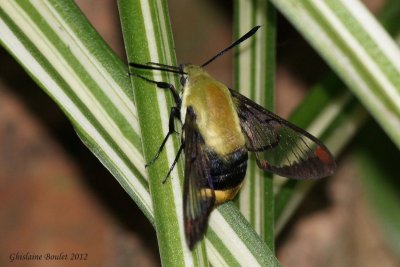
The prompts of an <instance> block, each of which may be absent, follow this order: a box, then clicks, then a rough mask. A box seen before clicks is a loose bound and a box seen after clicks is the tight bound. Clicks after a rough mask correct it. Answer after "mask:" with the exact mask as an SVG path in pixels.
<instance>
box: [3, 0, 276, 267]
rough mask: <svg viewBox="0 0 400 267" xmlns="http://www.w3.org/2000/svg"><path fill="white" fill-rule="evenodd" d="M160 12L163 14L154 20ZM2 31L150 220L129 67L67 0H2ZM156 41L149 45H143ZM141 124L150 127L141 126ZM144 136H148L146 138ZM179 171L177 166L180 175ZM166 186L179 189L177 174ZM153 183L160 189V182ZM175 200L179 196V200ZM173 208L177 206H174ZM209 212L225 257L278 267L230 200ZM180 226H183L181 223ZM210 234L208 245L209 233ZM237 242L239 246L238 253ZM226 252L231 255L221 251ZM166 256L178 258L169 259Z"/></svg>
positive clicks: (10, 46) (161, 9)
mask: <svg viewBox="0 0 400 267" xmlns="http://www.w3.org/2000/svg"><path fill="white" fill-rule="evenodd" d="M144 2H145V3H144V4H148V3H147V2H146V1H144ZM155 4H156V5H159V4H161V7H160V6H152V7H151V8H153V10H152V9H150V12H148V13H154V12H163V14H167V12H166V11H165V9H164V8H165V5H163V2H160V1H158V2H156V3H155ZM156 7H157V8H156ZM140 8H142V7H140ZM155 8H156V10H154V9H155ZM134 15H135V14H134ZM158 16H160V14H158V15H157V16H156V17H158ZM161 16H162V15H161ZM121 19H122V20H123V19H124V18H121ZM159 22H160V21H159ZM164 23H165V21H164V22H163V23H162V25H160V27H161V29H162V28H163V27H164V25H165V24H164ZM160 24H161V22H160ZM0 29H1V30H0V42H1V44H2V45H3V46H4V47H5V48H6V49H7V50H8V51H9V52H10V53H11V54H12V55H13V56H14V57H15V58H16V59H17V60H18V61H19V62H20V63H21V65H22V66H23V67H24V68H25V69H26V70H27V72H28V73H29V74H30V75H31V76H32V78H33V79H35V80H36V81H37V83H38V84H39V85H40V86H41V87H42V88H43V90H45V91H46V92H47V93H48V94H49V95H50V96H51V97H52V98H53V99H54V100H55V101H56V102H57V104H58V105H59V106H60V107H61V108H62V109H63V111H64V112H65V113H66V115H67V116H68V117H69V118H70V120H71V122H72V123H73V125H74V127H75V128H76V130H77V132H78V134H79V135H80V137H81V138H82V140H83V141H84V142H85V143H86V144H87V145H88V146H89V148H90V149H91V150H92V151H93V152H94V153H95V155H96V156H97V157H98V158H99V159H100V160H101V161H102V162H103V164H104V165H105V166H106V167H107V168H108V169H109V170H110V171H111V172H112V174H113V175H114V176H115V177H116V179H117V180H118V181H119V182H120V183H121V185H122V186H123V187H124V189H125V190H126V191H127V192H128V193H129V194H130V195H131V197H132V198H133V199H134V200H135V202H136V203H137V204H138V205H139V207H140V208H141V209H142V210H143V212H144V213H145V215H146V216H147V217H148V218H149V220H150V221H152V222H154V219H153V218H154V217H153V206H152V200H151V198H150V194H149V191H148V182H147V179H148V178H147V171H146V170H145V168H144V163H145V160H144V158H143V156H142V143H141V137H140V132H141V130H142V129H140V128H139V123H138V118H137V117H138V114H137V111H136V106H135V105H134V104H133V102H132V100H133V99H132V91H131V84H130V80H129V77H128V75H127V73H128V68H127V67H126V66H125V65H124V64H123V63H122V62H121V61H120V60H119V59H118V58H117V57H116V56H115V54H114V53H113V52H112V51H111V50H110V49H109V48H108V46H107V45H106V44H105V43H104V41H103V40H102V39H101V38H100V37H99V35H98V34H97V33H96V32H95V31H94V30H93V28H92V27H91V26H90V24H89V23H88V22H87V20H86V18H85V17H84V16H83V15H82V14H81V12H80V10H79V9H78V8H77V7H76V5H75V4H74V3H73V2H72V1H35V3H34V5H33V4H31V3H30V2H27V1H3V2H1V3H0ZM154 29H157V27H154V28H153V31H154ZM142 33H143V31H142ZM146 33H147V31H146ZM160 33H165V31H160V32H159V33H158V34H157V36H160ZM139 34H140V31H139ZM153 36H156V35H153ZM125 38H126V37H125ZM140 38H142V40H146V38H145V36H144V35H142V37H139V38H138V39H139V40H140ZM166 40H170V39H169V38H166ZM153 44H154V43H153V42H149V44H148V45H149V46H152V45H153ZM139 47H140V46H139ZM165 61H167V62H172V59H171V58H166V60H165ZM163 78H166V77H163ZM134 82H135V83H136V82H137V81H134ZM135 86H137V88H140V89H142V88H143V89H148V90H150V91H153V92H154V93H155V94H157V97H158V94H161V96H162V97H164V95H163V93H162V92H159V91H160V90H154V89H155V88H154V87H151V86H149V85H148V84H145V83H144V84H140V81H139V82H138V84H137V85H136V84H135ZM139 94H140V93H139ZM135 97H136V96H135ZM153 97H154V95H153ZM157 100H158V99H157ZM144 101H147V99H144ZM167 101H169V100H168V98H167V99H166V102H167ZM157 103H158V102H157ZM165 106H167V104H165ZM140 112H142V111H140ZM152 112H153V111H152ZM166 112H168V108H166ZM144 116H146V114H145V115H144ZM157 120H159V119H157V118H156V119H155V120H154V121H155V122H156V123H158V124H159V126H158V127H163V130H164V133H165V127H167V125H168V124H163V123H162V122H161V123H160V122H159V121H158V122H157ZM141 127H148V126H146V125H145V126H143V125H141ZM152 134H153V133H152ZM161 135H162V133H155V138H160V136H161ZM151 136H152V135H151ZM146 138H151V137H150V135H149V136H148V137H146ZM149 143H150V144H148V145H146V144H145V145H144V146H143V148H145V149H146V150H149V151H148V152H149V153H148V154H150V152H152V151H150V150H152V149H155V150H156V148H158V147H157V146H158V142H156V141H155V142H153V144H151V140H150V142H149ZM155 150H154V151H155ZM154 151H153V152H154ZM167 154H168V155H167V157H166V158H167V159H168V160H171V157H173V156H174V155H173V152H167ZM147 157H151V155H147ZM166 158H165V155H163V156H162V157H161V161H160V162H158V163H156V164H160V165H163V168H165V167H167V166H168V164H167V163H166ZM156 166H157V165H156ZM168 167H169V166H168ZM180 169H181V167H179V166H178V169H177V171H178V173H179V170H180ZM154 172H155V173H156V177H161V178H163V176H162V175H161V174H160V173H158V170H157V167H156V171H154ZM174 175H175V174H174ZM156 182H157V183H158V181H156ZM160 182H161V181H160ZM168 183H173V186H176V187H180V181H179V180H178V179H177V178H176V175H175V177H174V178H172V179H171V181H169V182H168ZM156 186H160V187H161V185H160V184H158V185H156ZM173 186H172V189H174V188H173ZM172 189H171V185H167V186H164V187H162V188H161V190H172ZM156 191H157V190H156ZM175 192H178V194H179V192H180V191H179V190H174V193H175ZM173 199H174V201H181V199H182V198H181V197H177V198H175V197H174V198H173ZM175 206H179V207H181V205H179V204H178V205H175ZM220 210H221V211H225V212H226V211H227V212H228V213H229V214H230V216H222V215H221V211H220ZM167 212H168V211H167ZM173 212H175V214H177V213H179V212H181V211H180V210H178V209H176V210H175V211H173ZM213 214H215V215H214V216H212V217H211V219H210V229H211V231H213V232H215V233H216V235H217V236H218V237H219V239H220V240H222V241H221V242H219V243H217V244H214V243H212V246H213V247H214V248H216V250H215V251H217V253H218V255H219V257H218V258H219V259H224V260H226V261H227V262H233V261H236V262H237V263H238V264H241V265H246V263H257V264H256V265H269V266H277V265H279V263H278V262H277V260H276V258H275V257H274V256H273V254H272V253H271V252H270V251H269V250H268V248H267V247H265V246H264V245H262V241H261V240H260V239H258V238H257V236H256V235H254V232H253V231H252V229H251V227H250V226H249V225H246V224H245V223H243V221H244V220H241V219H240V218H241V217H240V213H239V212H238V210H237V209H235V208H234V207H233V206H232V205H224V206H223V207H220V208H219V209H218V210H216V211H214V212H213ZM238 218H239V219H238ZM177 223H179V224H180V222H179V221H177ZM232 225H239V226H240V227H239V228H240V232H237V231H239V230H238V229H239V228H237V226H235V227H234V228H232ZM221 229H222V230H225V229H228V230H229V229H234V230H229V231H228V234H227V235H222V236H221V233H224V234H225V233H226V232H224V231H221ZM171 234H172V235H175V234H176V233H171ZM207 239H208V241H207V243H208V242H209V240H210V238H209V237H207ZM181 240H182V237H181V238H180V240H179V241H177V242H176V243H175V244H178V243H179V244H180V246H181V248H180V249H181V251H183V250H184V249H186V248H183V246H184V245H183V244H184V243H183V242H181ZM231 240H236V242H231ZM238 246H239V247H240V248H241V251H236V249H237V248H238ZM167 249H168V248H167ZM226 251H227V252H228V253H226V254H225V253H224V252H226ZM179 253H181V252H179V251H178V254H177V255H178V257H177V258H178V261H179V262H182V261H181V260H182V256H183V257H184V258H185V259H184V264H188V265H191V258H190V257H188V256H187V254H186V253H184V254H179ZM196 253H197V252H196ZM214 255H215V254H214ZM196 259H200V261H199V262H197V261H196V262H193V264H194V265H204V264H205V263H204V258H203V257H202V256H200V257H197V258H196ZM201 260H203V261H201ZM167 261H168V262H174V263H175V261H174V259H167ZM209 261H210V262H211V263H213V264H214V265H216V264H215V262H218V261H217V260H216V258H212V257H209ZM202 262H203V263H202Z"/></svg>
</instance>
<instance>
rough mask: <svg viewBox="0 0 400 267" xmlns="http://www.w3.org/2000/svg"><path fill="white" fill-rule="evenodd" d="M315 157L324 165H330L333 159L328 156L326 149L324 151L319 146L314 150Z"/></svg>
mask: <svg viewBox="0 0 400 267" xmlns="http://www.w3.org/2000/svg"><path fill="white" fill-rule="evenodd" d="M314 154H315V156H317V158H318V159H319V160H320V161H321V162H323V163H325V164H329V165H330V164H332V163H333V158H332V156H331V154H329V152H328V151H326V149H324V148H323V147H321V146H319V147H317V148H316V149H315V151H314Z"/></svg>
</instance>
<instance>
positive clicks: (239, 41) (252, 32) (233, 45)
mask: <svg viewBox="0 0 400 267" xmlns="http://www.w3.org/2000/svg"><path fill="white" fill-rule="evenodd" d="M260 27H261V26H255V27H254V28H253V29H251V30H250V31H249V32H248V33H246V34H245V35H243V36H242V37H240V38H239V39H238V40H236V41H235V42H234V43H232V44H231V45H230V46H228V47H227V48H225V49H224V50H222V51H221V52H219V53H218V54H216V55H215V56H213V57H212V58H211V59H209V60H208V61H207V62H206V63H204V64H203V65H201V67H205V66H207V65H208V64H210V63H211V62H213V61H214V60H215V59H216V58H217V57H219V56H221V55H223V54H224V53H225V52H227V51H229V50H230V49H232V48H233V47H235V46H237V45H238V44H240V43H241V42H243V41H245V40H246V39H248V38H250V37H251V36H252V35H253V34H255V33H256V31H257V30H258V29H259V28H260Z"/></svg>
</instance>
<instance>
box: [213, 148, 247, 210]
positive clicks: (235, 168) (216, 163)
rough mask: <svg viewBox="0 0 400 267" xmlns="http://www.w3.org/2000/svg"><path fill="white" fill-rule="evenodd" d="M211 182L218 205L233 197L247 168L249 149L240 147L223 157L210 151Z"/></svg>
mask: <svg viewBox="0 0 400 267" xmlns="http://www.w3.org/2000/svg"><path fill="white" fill-rule="evenodd" d="M208 156H209V160H210V174H211V183H212V185H213V188H214V191H215V200H216V205H219V204H222V203H224V202H226V201H229V200H231V199H233V198H234V197H235V196H236V193H237V192H238V191H239V189H240V187H241V185H242V182H243V179H244V177H245V175H246V168H247V159H248V155H247V150H246V149H245V148H240V149H238V150H236V151H235V152H233V153H230V154H228V155H226V156H224V157H223V158H222V157H221V156H218V155H217V154H215V153H214V152H209V153H208Z"/></svg>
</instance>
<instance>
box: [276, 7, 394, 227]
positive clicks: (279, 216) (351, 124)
mask: <svg viewBox="0 0 400 267" xmlns="http://www.w3.org/2000/svg"><path fill="white" fill-rule="evenodd" d="M393 10H399V4H398V2H397V1H388V3H387V5H386V7H385V8H384V9H383V11H382V12H383V13H382V14H381V15H380V16H379V18H382V19H383V20H384V25H385V27H388V28H389V29H391V30H390V32H391V33H397V34H398V33H399V32H400V27H399V24H398V23H397V20H398V13H397V14H396V13H393V12H392V11H393ZM330 99H332V101H330ZM329 110H330V112H327V111H329ZM335 110H336V111H340V112H335ZM313 114H320V115H323V114H326V115H324V116H322V117H321V116H318V117H320V118H321V119H318V117H316V118H314V115H313ZM329 114H330V115H329ZM324 117H325V119H323V120H324V121H325V122H324V123H323V124H320V123H317V121H315V122H313V119H315V120H317V119H318V120H319V121H322V118H324ZM367 118H368V114H367V111H366V110H365V109H364V108H363V107H362V106H361V105H360V103H359V102H358V101H355V99H354V96H352V95H350V94H349V92H348V91H347V90H346V88H345V86H344V85H343V84H342V83H341V82H339V80H338V78H337V77H336V76H334V75H333V74H331V75H328V76H327V77H325V78H324V79H323V80H322V81H321V82H320V83H319V84H318V85H316V86H315V87H314V88H313V89H312V91H311V93H310V94H309V95H308V96H307V98H306V100H305V101H304V102H303V103H302V105H301V106H300V107H299V108H298V110H297V111H296V112H295V113H294V114H293V116H292V120H293V121H294V122H295V123H296V124H298V125H300V126H301V127H303V128H305V129H307V130H309V131H310V132H313V133H314V134H316V135H317V136H322V140H323V141H324V142H327V145H328V146H329V147H330V149H331V151H332V152H333V154H334V155H338V154H339V153H340V152H341V150H342V149H343V148H344V147H345V144H346V143H348V142H349V141H350V140H351V138H352V137H353V136H354V135H355V133H356V132H357V130H358V129H359V128H360V127H361V126H362V125H363V124H364V122H365V121H366V119H367ZM313 125H314V126H313ZM318 125H319V126H318ZM324 125H325V126H324ZM327 125H329V128H331V129H332V127H333V128H334V131H332V130H329V131H325V130H323V131H321V130H322V129H324V128H327V127H326V126H327ZM285 182H286V181H285V180H283V181H282V180H278V181H277V184H276V188H277V189H276V191H277V192H278V193H277V195H276V200H275V203H276V215H275V216H276V221H277V223H276V228H277V229H276V234H278V233H279V232H280V230H281V229H282V228H283V226H284V225H285V224H286V222H287V220H288V219H289V218H290V216H291V215H292V214H293V212H294V211H295V209H296V207H297V206H298V205H299V203H300V202H301V200H302V199H303V198H304V196H305V194H306V193H307V191H308V190H309V189H310V188H311V186H312V184H313V183H302V182H297V181H290V182H287V183H285ZM282 185H283V186H282Z"/></svg>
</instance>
